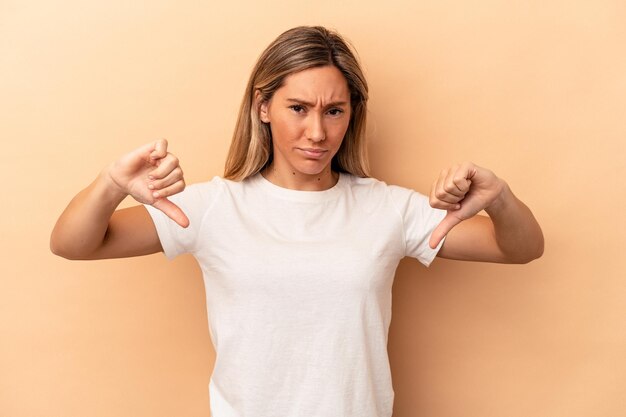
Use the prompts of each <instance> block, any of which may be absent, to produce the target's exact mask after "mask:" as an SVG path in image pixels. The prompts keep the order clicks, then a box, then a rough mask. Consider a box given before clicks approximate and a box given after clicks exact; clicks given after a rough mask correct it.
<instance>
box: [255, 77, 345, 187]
mask: <svg viewBox="0 0 626 417" xmlns="http://www.w3.org/2000/svg"><path fill="white" fill-rule="evenodd" d="M350 112H351V107H350V90H349V88H348V82H347V81H346V78H345V77H344V76H343V74H342V73H341V71H339V69H337V67H335V66H331V65H328V66H324V67H317V68H310V69H306V70H303V71H300V72H297V73H294V74H291V75H289V76H288V77H286V78H285V81H284V83H283V86H282V87H280V88H279V89H278V90H276V92H275V93H274V95H273V96H272V98H271V99H270V100H269V101H267V102H263V103H261V106H260V112H259V115H260V118H261V121H263V122H264V123H269V125H270V129H271V132H272V142H273V152H274V157H273V162H272V163H273V165H274V168H276V169H280V170H291V171H293V172H294V173H299V174H303V175H307V176H309V175H318V174H320V173H321V172H322V171H324V170H325V169H327V168H330V163H331V161H332V159H333V157H334V156H335V154H336V153H337V151H338V150H339V147H340V146H341V142H342V141H343V138H344V136H345V134H346V131H347V129H348V125H349V123H350Z"/></svg>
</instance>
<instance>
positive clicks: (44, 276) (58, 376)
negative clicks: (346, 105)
mask: <svg viewBox="0 0 626 417" xmlns="http://www.w3.org/2000/svg"><path fill="white" fill-rule="evenodd" d="M62 4H63V5H62V6H60V5H59V2H52V1H43V0H40V1H24V0H19V1H18V0H2V1H0V121H1V122H0V138H1V139H0V140H1V141H2V148H1V152H0V179H1V185H0V190H1V191H2V204H1V206H0V207H1V210H2V215H1V216H0V236H1V238H0V245H1V246H0V256H1V260H0V261H1V262H0V268H1V269H0V277H1V279H0V415H1V416H3V417H18V416H19V417H35V416H64V417H79V416H81V417H82V416H94V417H100V416H117V417H131V416H132V417H137V416H139V417H143V416H151V417H156V416H159V417H160V416H190V417H191V416H207V415H208V414H209V409H208V393H207V384H208V380H209V376H210V373H211V369H212V366H213V358H214V352H213V350H212V348H211V344H210V343H211V342H210V338H209V335H208V330H207V319H206V316H205V314H206V307H205V303H204V293H203V291H204V288H203V284H202V281H201V277H200V275H199V270H198V268H197V267H196V266H195V264H194V261H193V259H192V258H190V257H183V258H180V259H177V260H176V261H174V262H167V261H166V260H165V258H164V257H163V256H162V255H153V256H149V257H145V258H141V259H126V260H112V261H100V262H70V261H66V260H63V259H61V258H57V257H54V256H53V255H52V254H51V253H50V252H49V250H48V239H49V233H50V231H51V229H52V226H53V224H54V222H55V220H56V218H57V217H58V215H59V214H60V212H61V211H62V209H63V208H64V207H65V205H66V204H67V203H68V202H69V200H70V199H71V197H72V196H73V195H74V194H76V193H77V192H78V191H79V190H80V189H82V188H83V187H85V186H86V185H87V184H88V183H89V182H90V181H91V180H92V179H93V178H94V177H95V175H96V174H97V173H98V172H99V170H100V169H101V168H102V167H104V166H105V165H106V164H108V163H109V162H110V161H112V160H113V159H114V158H116V157H117V156H118V155H120V154H122V153H123V152H125V151H128V150H130V149H132V148H134V147H136V146H138V145H140V144H142V143H144V142H148V141H150V140H153V139H156V138H158V137H166V138H168V139H169V140H170V142H171V145H172V146H171V149H172V151H173V152H174V153H176V154H177V155H178V156H179V157H180V159H181V161H182V164H183V167H184V169H185V172H186V176H187V179H188V182H190V183H191V182H197V181H201V180H204V179H208V178H210V177H212V176H213V175H218V174H220V173H221V172H222V168H223V161H224V158H225V155H226V151H227V147H228V144H229V140H230V136H231V132H232V128H233V125H234V120H235V115H236V112H237V109H238V106H239V102H240V99H241V96H242V94H243V90H244V85H245V82H246V80H247V77H248V74H249V71H250V70H251V67H252V65H253V64H254V61H255V59H256V57H257V56H258V54H259V53H260V52H261V50H262V49H263V48H264V47H265V46H266V45H267V44H268V43H269V42H270V41H271V40H272V39H273V38H275V37H276V36H277V35H278V34H279V33H281V32H282V31H283V30H286V29H288V28H290V27H292V26H296V25H299V24H323V25H326V26H329V27H333V28H336V29H338V30H339V31H340V32H342V33H343V34H344V35H345V36H346V37H347V38H349V39H350V40H352V42H353V43H354V44H355V45H356V47H357V49H358V51H359V53H360V56H361V59H362V62H363V66H364V68H365V71H366V74H367V76H368V77H369V82H370V85H371V106H370V116H371V119H370V120H371V124H370V126H369V136H370V139H371V158H372V165H373V168H374V169H373V170H374V174H375V176H377V177H378V178H381V179H383V180H385V181H387V182H390V183H394V184H399V185H403V186H408V187H412V188H414V189H417V190H419V191H422V192H427V191H428V189H429V186H430V183H431V181H433V180H434V178H435V176H436V175H437V173H438V171H439V170H440V169H442V168H444V167H446V166H447V165H450V164H452V163H455V162H459V161H463V160H472V161H474V162H475V163H477V164H479V165H483V166H486V167H489V168H490V169H492V170H493V171H494V172H496V174H498V175H500V176H501V177H502V178H505V179H506V180H507V181H508V183H509V184H510V185H511V187H512V189H513V190H514V192H515V193H516V194H517V195H518V196H519V197H520V198H521V199H522V200H524V201H525V202H526V203H527V204H528V205H529V206H530V207H531V208H532V209H533V211H534V213H535V214H536V216H537V218H538V219H539V221H540V223H541V224H542V226H543V230H544V233H545V237H546V250H545V255H544V256H543V258H541V259H540V260H538V261H535V262H533V263H531V264H529V265H524V266H511V265H507V266H503V265H489V264H478V263H476V264H469V263H458V262H453V261H445V260H437V261H435V263H434V264H433V265H432V266H431V268H430V269H426V268H424V267H422V266H421V265H419V264H418V262H417V261H415V260H408V259H407V260H405V261H403V262H402V264H401V266H400V268H399V270H398V276H397V280H396V282H395V284H394V306H393V316H394V319H393V322H392V326H391V332H390V344H389V352H390V357H391V364H392V369H393V377H394V388H395V391H396V404H395V413H394V416H396V417H412V416H419V417H457V416H458V417H461V416H462V417H474V416H476V417H486V416H505V417H522V416H524V417H525V416H535V417H555V416H567V417H588V416H594V417H615V416H622V415H626V414H625V413H626V400H625V398H626V396H624V392H625V391H626V354H625V353H626V318H625V316H626V315H625V308H624V306H625V303H626V284H625V280H624V276H625V274H624V272H623V271H622V270H621V265H620V261H621V260H622V259H623V254H624V248H625V243H626V242H625V240H626V232H625V230H624V223H623V216H624V214H625V213H624V205H625V203H626V196H625V194H626V193H625V191H626V187H625V185H624V184H625V180H624V178H625V177H626V169H625V165H624V162H623V158H624V155H625V154H626V152H625V151H626V149H625V145H624V143H625V139H626V123H625V120H626V117H625V116H626V110H625V109H626V58H625V57H626V49H625V45H626V3H624V1H622V0H596V1H578V2H574V3H573V2H571V1H547V2H546V1H542V2H539V1H530V2H513V1H504V0H503V1H474V2H466V1H458V0H457V1H452V0H448V1H437V2H434V1H433V2H415V1H408V0H406V1H401V2H391V3H385V5H382V4H381V3H379V2H375V1H372V0H359V1H353V0H350V1H341V0H335V1H317V2H302V1H300V2H294V1H285V2H282V1H263V2H249V3H231V2H225V1H221V2H200V1H188V2H174V1H162V0H161V1H144V2H127V1H114V2H84V1H77V0H74V1H64V2H62ZM128 203H129V204H131V203H132V202H128Z"/></svg>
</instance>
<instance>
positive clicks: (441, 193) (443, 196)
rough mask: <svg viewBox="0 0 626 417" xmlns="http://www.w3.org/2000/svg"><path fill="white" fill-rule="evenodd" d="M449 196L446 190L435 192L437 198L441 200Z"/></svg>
mask: <svg viewBox="0 0 626 417" xmlns="http://www.w3.org/2000/svg"><path fill="white" fill-rule="evenodd" d="M447 194H448V193H446V192H445V191H444V190H437V191H435V197H437V198H438V199H440V200H441V199H442V198H445V197H446V195H447Z"/></svg>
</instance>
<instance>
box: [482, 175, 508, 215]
mask: <svg viewBox="0 0 626 417" xmlns="http://www.w3.org/2000/svg"><path fill="white" fill-rule="evenodd" d="M499 181H500V187H499V188H500V192H499V193H498V195H497V197H496V198H495V199H494V200H493V202H492V203H491V204H489V206H488V207H486V208H485V211H486V212H487V214H489V215H490V216H492V214H496V213H499V212H500V211H502V210H504V209H506V207H507V206H508V205H509V203H510V201H511V199H512V198H513V192H512V191H511V189H510V188H509V185H508V184H507V183H506V182H505V181H504V180H501V179H500V180H499Z"/></svg>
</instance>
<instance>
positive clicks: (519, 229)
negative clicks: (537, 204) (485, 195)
mask: <svg viewBox="0 0 626 417" xmlns="http://www.w3.org/2000/svg"><path fill="white" fill-rule="evenodd" d="M485 211H486V212H487V214H489V217H490V218H491V221H492V223H493V226H494V231H495V237H496V242H497V244H498V247H499V248H500V250H501V251H502V253H503V255H504V256H505V257H506V259H507V260H508V261H509V262H511V263H526V262H530V261H532V260H533V259H536V258H539V257H540V256H541V255H542V254H543V244H544V243H543V233H542V231H541V227H540V226H539V223H537V220H536V219H535V217H534V216H533V214H532V212H531V211H530V209H529V208H528V207H527V206H526V205H525V204H524V203H523V202H521V201H520V200H519V199H518V198H517V197H515V195H514V194H513V192H512V191H511V189H510V188H509V186H508V185H507V184H506V183H504V187H503V190H502V193H501V194H500V196H499V197H498V198H497V199H496V200H495V201H494V202H493V203H492V204H491V205H490V206H489V207H487V208H485Z"/></svg>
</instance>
